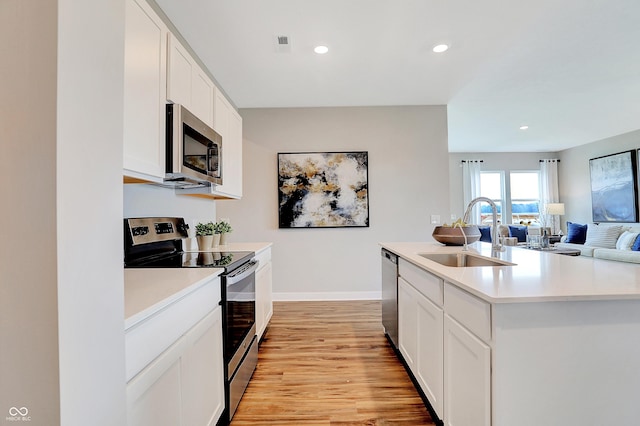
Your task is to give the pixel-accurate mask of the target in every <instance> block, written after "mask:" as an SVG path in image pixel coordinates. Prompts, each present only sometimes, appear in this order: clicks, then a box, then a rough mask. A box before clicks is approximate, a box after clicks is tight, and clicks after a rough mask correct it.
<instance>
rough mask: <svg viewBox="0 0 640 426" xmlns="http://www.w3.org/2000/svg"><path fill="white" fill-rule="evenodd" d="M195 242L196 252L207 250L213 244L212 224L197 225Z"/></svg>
mask: <svg viewBox="0 0 640 426" xmlns="http://www.w3.org/2000/svg"><path fill="white" fill-rule="evenodd" d="M196 240H197V241H198V250H200V251H204V250H208V249H209V248H210V247H211V244H212V242H213V223H211V222H208V223H202V222H199V223H197V224H196Z"/></svg>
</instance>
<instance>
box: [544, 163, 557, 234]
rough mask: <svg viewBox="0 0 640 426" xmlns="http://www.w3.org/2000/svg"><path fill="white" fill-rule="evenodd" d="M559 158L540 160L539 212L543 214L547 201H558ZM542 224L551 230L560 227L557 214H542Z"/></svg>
mask: <svg viewBox="0 0 640 426" xmlns="http://www.w3.org/2000/svg"><path fill="white" fill-rule="evenodd" d="M559 162H560V160H540V204H541V205H540V214H541V215H543V214H544V211H545V210H544V209H545V206H546V205H547V204H548V203H557V202H559V201H560V194H559V191H558V163H559ZM543 219H544V222H545V223H544V225H545V226H548V227H550V228H551V229H553V230H556V229H560V218H559V217H558V216H548V215H544V216H543Z"/></svg>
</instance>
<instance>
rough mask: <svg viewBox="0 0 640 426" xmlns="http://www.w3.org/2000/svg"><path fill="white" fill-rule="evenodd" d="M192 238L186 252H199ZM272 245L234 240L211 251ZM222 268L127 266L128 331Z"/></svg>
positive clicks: (125, 271) (125, 305)
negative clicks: (189, 248)
mask: <svg viewBox="0 0 640 426" xmlns="http://www.w3.org/2000/svg"><path fill="white" fill-rule="evenodd" d="M193 240H194V241H193V250H187V251H197V247H198V246H197V244H196V243H195V239H193ZM271 246H272V243H269V242H258V243H252V242H248V243H231V244H228V245H224V246H219V247H217V248H216V249H211V250H210V251H212V252H224V251H253V252H255V253H256V254H258V253H260V252H261V251H263V250H265V249H267V248H269V247H271ZM223 271H224V270H223V269H222V268H175V269H174V268H158V269H154V268H141V269H133V268H132V269H125V270H124V317H125V330H127V329H129V328H130V327H131V326H133V325H135V324H137V323H138V322H140V321H142V320H143V319H145V318H147V317H148V316H150V315H152V314H154V313H155V312H158V311H159V310H161V309H163V308H165V307H166V306H168V305H170V304H171V303H173V302H175V301H177V300H179V299H180V298H182V297H184V296H185V295H186V294H189V293H190V292H192V291H194V290H196V289H198V288H199V287H200V286H202V285H204V284H205V283H206V282H207V281H208V280H209V279H210V278H211V277H215V276H218V275H220V274H221V273H222V272H223Z"/></svg>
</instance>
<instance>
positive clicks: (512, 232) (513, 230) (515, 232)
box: [509, 225, 527, 243]
mask: <svg viewBox="0 0 640 426" xmlns="http://www.w3.org/2000/svg"><path fill="white" fill-rule="evenodd" d="M509 236H510V237H516V238H517V239H518V242H519V243H525V242H527V227H526V226H513V225H509Z"/></svg>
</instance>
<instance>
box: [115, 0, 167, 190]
mask: <svg viewBox="0 0 640 426" xmlns="http://www.w3.org/2000/svg"><path fill="white" fill-rule="evenodd" d="M125 4H126V8H125V46H124V105H123V108H124V128H123V130H124V132H123V143H124V146H123V149H124V152H123V154H124V158H123V168H124V169H125V172H124V173H125V175H127V176H132V177H136V178H141V179H149V180H154V181H162V178H163V177H164V174H165V122H166V118H165V102H166V101H165V99H166V86H167V82H166V70H167V57H166V55H167V34H168V29H167V27H166V26H165V25H164V23H163V22H162V20H161V19H160V18H159V17H158V16H157V15H156V14H155V13H154V11H153V10H152V9H151V8H150V7H149V5H147V3H146V2H145V1H144V0H139V1H136V0H127V1H126V3H125Z"/></svg>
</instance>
